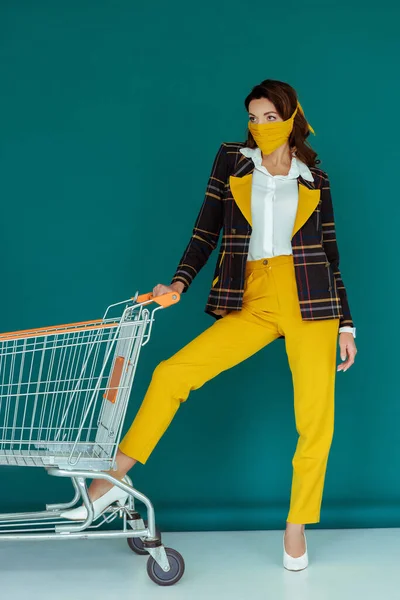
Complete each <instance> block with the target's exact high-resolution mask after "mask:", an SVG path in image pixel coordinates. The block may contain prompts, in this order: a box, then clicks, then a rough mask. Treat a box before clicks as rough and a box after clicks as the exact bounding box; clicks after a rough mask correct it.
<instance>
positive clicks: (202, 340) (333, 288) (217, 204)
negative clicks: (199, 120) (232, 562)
mask: <svg viewBox="0 0 400 600" xmlns="http://www.w3.org/2000/svg"><path fill="white" fill-rule="evenodd" d="M245 106H246V110H247V111H248V114H249V123H248V137H247V141H246V143H236V142H235V143H223V144H222V145H221V147H220V148H219V150H218V153H217V155H216V157H215V160H214V164H213V167H212V171H211V175H210V179H209V182H208V186H207V191H206V196H205V200H204V202H203V205H202V207H201V210H200V213H199V215H198V218H197V220H196V223H195V226H194V230H193V235H192V237H191V239H190V242H189V244H188V246H187V248H186V250H185V252H184V254H183V256H182V259H181V261H180V264H179V266H178V268H177V271H176V273H175V275H174V277H173V279H172V283H171V285H169V286H166V285H161V284H158V285H156V286H155V288H154V290H153V293H154V295H155V296H158V295H160V294H164V293H167V292H170V291H175V292H179V293H182V292H186V291H187V289H188V288H189V286H190V284H191V283H192V281H193V279H194V277H195V276H196V274H197V273H198V272H199V271H200V269H201V268H202V267H203V266H204V264H205V263H206V261H207V260H208V258H209V256H210V254H211V252H212V251H213V250H214V249H215V248H216V246H217V243H218V239H219V235H220V231H221V229H223V237H222V244H221V250H220V253H219V256H218V260H217V265H216V269H215V274H214V279H213V283H212V288H211V291H210V294H209V298H208V302H207V306H206V312H207V313H209V314H211V315H213V316H215V317H216V322H215V323H214V324H213V325H212V326H211V327H210V328H209V329H207V330H206V331H204V332H203V333H202V334H201V335H200V336H198V337H197V338H196V339H194V340H193V341H192V342H190V343H189V344H188V345H187V346H185V347H184V348H183V349H182V350H180V351H179V352H177V353H176V354H175V355H174V356H172V357H171V358H170V359H169V360H166V361H162V362H161V363H160V364H159V365H158V367H157V368H156V369H155V371H154V374H153V377H152V381H151V384H150V386H149V388H148V391H147V393H146V396H145V398H144V401H143V403H142V406H141V408H140V410H139V412H138V414H137V416H136V418H135V420H134V422H133V423H132V425H131V428H130V430H129V431H128V433H127V434H126V436H125V438H124V439H123V440H122V442H121V444H120V447H119V451H118V454H117V472H113V473H112V474H113V475H114V477H116V478H120V479H122V478H123V477H124V476H125V474H126V473H127V472H128V471H129V469H130V468H131V467H132V466H133V465H134V464H135V463H136V462H137V461H139V462H141V463H143V464H144V463H145V462H146V461H147V459H148V457H149V455H150V453H151V452H152V450H153V449H154V447H155V446H156V444H157V442H158V440H159V439H160V438H161V436H162V435H163V433H164V432H165V430H166V429H167V427H168V425H169V424H170V422H171V420H172V418H173V416H174V415H175V413H176V411H177V410H178V408H179V406H180V404H181V402H184V401H186V399H187V398H188V396H189V393H190V390H192V389H198V388H199V387H201V386H202V385H204V383H206V382H207V381H209V380H210V379H212V378H213V377H215V376H216V375H218V374H219V373H221V372H222V371H224V370H226V369H229V368H230V367H233V366H234V365H236V364H238V363H240V362H241V361H243V360H245V359H246V358H248V357H249V356H251V355H252V354H254V353H255V352H257V351H258V350H260V349H261V348H263V347H265V346H266V345H267V344H269V343H271V342H272V341H274V340H275V339H277V338H284V339H285V346H286V352H287V355H288V360H289V366H290V369H291V372H292V378H293V385H294V408H295V418H296V427H297V431H298V433H299V439H298V444H297V448H296V452H295V455H294V458H293V481H292V491H291V501H290V510H289V514H288V517H287V521H286V531H285V534H284V538H283V550H284V551H283V560H284V566H285V568H287V569H290V570H295V571H297V570H302V569H304V568H305V567H307V565H308V554H307V544H306V539H305V534H304V528H305V525H306V524H308V523H317V522H319V520H320V506H321V500H322V493H323V486H324V478H325V472H326V465H327V460H328V454H329V450H330V446H331V441H332V435H333V426H334V385H335V374H336V348H337V338H338V334H339V345H340V355H341V358H342V360H343V361H344V362H343V363H342V364H341V365H339V367H338V369H337V370H338V371H343V372H345V371H346V370H347V369H349V368H350V366H351V365H352V364H353V363H354V358H355V355H356V352H357V350H356V347H355V343H354V337H355V328H354V325H353V321H352V318H351V314H350V309H349V304H348V300H347V294H346V290H345V287H344V285H343V281H342V278H341V274H340V270H339V253H338V247H337V243H336V235H335V224H334V215H333V208H332V200H331V194H330V188H329V179H328V176H327V174H326V173H325V172H324V171H322V170H321V169H319V168H318V167H317V166H316V164H318V163H319V162H320V161H319V160H316V156H317V154H316V152H314V151H313V150H312V149H311V147H310V146H309V145H308V143H307V142H306V138H307V137H308V136H309V134H310V130H311V131H313V130H312V128H311V126H310V125H308V123H307V121H306V119H305V117H304V113H303V111H302V109H301V106H300V104H299V102H298V100H297V94H296V92H295V90H294V89H293V88H292V87H291V86H290V85H288V84H286V83H283V82H280V81H275V80H270V79H267V80H265V81H263V82H262V83H261V84H260V85H257V86H255V87H254V88H253V90H252V91H251V93H250V94H249V95H248V96H247V98H246V99H245ZM89 494H90V497H91V499H92V500H93V501H94V510H95V514H99V513H100V512H101V511H102V510H104V509H105V508H106V507H107V506H109V505H110V504H111V503H113V502H116V501H120V502H124V501H125V499H126V494H125V493H124V492H122V491H121V490H120V489H119V488H117V487H112V488H111V489H110V484H109V483H108V482H106V481H102V480H95V481H93V483H92V485H91V486H90V489H89ZM63 516H65V517H67V518H69V519H82V518H85V517H86V509H85V508H84V507H79V508H77V509H74V510H72V511H68V512H66V513H64V515H63Z"/></svg>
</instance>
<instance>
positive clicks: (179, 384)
mask: <svg viewBox="0 0 400 600" xmlns="http://www.w3.org/2000/svg"><path fill="white" fill-rule="evenodd" d="M294 268H295V267H294V263H293V256H292V255H281V256H274V257H272V258H268V259H265V260H262V259H261V260H257V261H248V262H247V264H246V280H245V292H244V297H243V308H242V310H240V311H233V312H230V313H229V314H228V315H227V316H225V317H223V318H222V319H219V320H217V321H216V322H215V323H214V324H213V325H211V326H210V327H209V328H208V329H207V330H206V331H204V332H203V333H201V334H200V335H199V336H198V337H197V338H195V339H194V340H193V341H192V342H190V343H189V344H187V345H186V346H185V347H184V348H182V349H181V350H179V351H178V352H177V353H176V354H175V355H174V356H172V357H171V358H169V359H168V360H165V361H162V362H161V363H160V364H159V365H158V366H157V367H156V369H155V370H154V373H153V377H152V380H151V383H150V386H149V388H148V390H147V393H146V396H145V398H144V400H143V403H142V405H141V407H140V410H139V411H138V413H137V416H136V418H135V420H134V421H133V423H132V425H131V427H130V429H129V431H128V433H127V434H126V436H125V437H124V439H123V440H122V441H121V444H120V449H121V451H122V452H123V453H124V454H126V455H127V456H130V457H132V458H134V459H136V460H137V461H139V462H141V463H145V462H146V460H147V458H148V457H149V455H150V453H151V452H152V450H153V449H154V447H155V446H156V444H157V442H158V441H159V439H160V438H161V436H162V435H163V433H164V432H165V430H166V429H167V427H168V425H169V424H170V422H171V421H172V419H173V417H174V415H175V413H176V412H177V410H178V408H179V406H180V404H181V402H184V401H185V400H186V399H187V398H188V396H189V393H190V392H191V390H196V389H198V388H200V387H201V386H202V385H204V384H205V383H206V382H207V381H209V380H210V379H212V378H213V377H215V376H216V375H218V374H219V373H221V372H222V371H225V370H226V369H229V368H231V367H233V366H234V365H237V364H238V363H240V362H241V361H243V360H245V359H246V358H248V357H249V356H251V355H252V354H254V353H255V352H257V351H258V350H260V349H261V348H263V347H264V346H266V345H267V344H269V343H271V342H272V341H274V340H275V339H276V338H277V337H278V336H279V335H284V336H285V345H286V352H287V356H288V360H289V366H290V369H291V372H292V379H293V387H294V411H295V420H296V428H297V432H298V434H299V438H298V443H297V447H296V452H295V454H294V457H293V480H292V493H291V501H290V510H289V515H288V518H287V520H288V521H289V522H291V523H301V524H307V523H318V522H319V520H320V507H321V501H322V493H323V487H324V480H325V471H326V465H327V460H328V454H329V450H330V446H331V441H332V436H333V423H334V387H335V375H336V351H337V340H338V329H339V319H321V320H313V321H305V320H303V319H302V317H301V314H300V307H299V301H298V295H297V288H296V280H295V273H294ZM249 393H250V392H249Z"/></svg>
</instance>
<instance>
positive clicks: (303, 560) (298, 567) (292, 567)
mask: <svg viewBox="0 0 400 600" xmlns="http://www.w3.org/2000/svg"><path fill="white" fill-rule="evenodd" d="M303 535H304V542H305V544H306V551H305V552H304V554H302V555H301V556H299V557H297V558H294V557H293V556H290V554H288V553H287V552H286V548H285V534H283V566H284V567H285V569H288V571H302V570H303V569H305V568H306V567H308V552H307V539H306V534H305V533H304V532H303Z"/></svg>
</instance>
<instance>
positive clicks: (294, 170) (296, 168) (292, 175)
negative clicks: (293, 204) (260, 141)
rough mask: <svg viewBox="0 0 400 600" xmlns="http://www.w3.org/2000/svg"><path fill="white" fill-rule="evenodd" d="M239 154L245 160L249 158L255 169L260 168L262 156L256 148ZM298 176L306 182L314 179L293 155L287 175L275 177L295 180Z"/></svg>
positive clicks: (241, 150)
mask: <svg viewBox="0 0 400 600" xmlns="http://www.w3.org/2000/svg"><path fill="white" fill-rule="evenodd" d="M240 152H241V153H242V154H243V155H244V156H246V157H247V158H251V159H252V161H253V162H254V165H255V166H256V167H260V166H261V164H262V155H261V150H260V148H259V147H258V146H256V147H255V148H248V147H246V148H241V149H240ZM266 171H267V172H268V169H266ZM299 175H301V176H302V177H303V179H305V180H306V181H314V177H313V176H312V173H311V171H310V169H309V168H308V167H307V165H306V164H305V163H304V162H303V161H301V160H300V159H299V158H297V157H296V156H295V155H294V154H293V156H292V162H291V165H290V169H289V173H288V174H287V175H277V177H283V178H284V179H297V177H298V176H299Z"/></svg>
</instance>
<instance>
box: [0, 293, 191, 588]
mask: <svg viewBox="0 0 400 600" xmlns="http://www.w3.org/2000/svg"><path fill="white" fill-rule="evenodd" d="M179 299H180V297H179V294H177V293H169V294H164V295H162V296H158V297H156V298H153V296H152V295H151V294H145V295H141V296H139V295H138V294H136V295H135V297H134V298H132V299H130V300H126V301H124V302H118V303H117V304H112V305H111V306H109V307H108V309H107V311H106V313H105V315H104V317H103V319H101V320H97V321H87V322H81V323H70V324H67V325H58V326H54V327H45V328H41V329H30V330H25V331H17V332H12V333H3V334H0V464H1V465H12V466H24V467H44V468H45V469H46V470H47V473H48V474H49V475H53V476H55V477H69V478H70V480H71V482H72V485H73V487H74V490H75V495H74V497H73V499H72V500H71V501H70V502H66V503H62V504H49V505H47V506H46V510H45V511H42V512H31V513H14V514H11V513H6V514H0V541H1V540H3V541H10V540H13V541H15V540H67V539H70V540H71V539H78V538H80V539H91V538H93V539H98V538H108V537H110V538H111V537H112V538H116V537H124V538H126V539H127V541H128V544H129V546H130V548H131V549H132V550H133V551H134V552H136V553H137V554H149V555H150V556H149V558H148V562H147V572H148V574H149V577H150V578H151V579H152V580H153V581H154V582H155V583H157V584H159V585H172V584H174V583H176V582H177V581H179V580H180V578H181V577H182V575H183V573H184V569H185V563H184V560H183V558H182V556H181V555H180V554H179V552H177V551H175V550H173V549H172V548H165V547H164V546H163V545H162V542H161V535H160V532H159V531H158V529H156V525H155V515H154V508H153V505H152V503H151V502H150V500H149V499H148V498H147V497H146V496H144V495H143V494H141V493H140V492H139V491H138V490H136V489H134V488H133V486H132V481H131V480H130V479H129V477H126V478H125V479H124V481H119V480H117V479H115V478H114V477H112V476H111V475H110V474H109V473H108V471H110V470H113V469H114V467H115V457H116V453H117V448H118V444H119V441H120V439H121V433H122V427H123V422H124V418H125V414H126V410H127V406H128V401H129V396H130V392H131V388H132V383H133V380H134V376H135V371H136V367H137V364H138V359H139V355H140V351H141V348H142V347H143V346H144V345H145V344H147V343H148V341H149V339H150V335H151V331H152V327H153V323H154V319H155V313H156V312H157V311H158V310H160V309H162V308H165V307H167V306H170V305H172V304H175V303H177V302H178V301H179ZM150 305H151V306H150ZM116 312H117V313H118V314H119V316H117V317H112V316H111V315H112V314H113V313H116ZM121 312H122V315H121ZM92 478H96V479H105V480H107V481H109V482H110V483H112V484H114V485H117V486H118V487H119V488H121V489H122V490H124V491H126V492H128V493H129V498H128V502H127V504H126V505H125V507H121V506H119V505H113V506H111V507H109V508H108V509H106V511H104V512H103V514H101V515H100V516H99V517H97V518H96V519H94V513H93V506H92V504H91V502H90V499H89V496H88V493H87V486H86V480H87V479H92ZM135 500H138V501H140V502H142V503H143V504H144V505H145V507H146V508H147V521H145V520H143V519H142V517H141V516H140V514H139V512H137V511H136V510H135ZM82 501H83V503H84V505H85V506H86V509H87V518H86V520H85V521H82V522H75V523H74V522H71V521H65V520H64V521H63V520H62V519H61V517H60V515H61V513H62V512H63V511H65V510H66V509H69V508H72V507H73V506H74V505H76V504H77V503H78V502H82ZM116 519H118V523H119V528H118V529H116V530H114V529H112V528H110V527H109V524H110V523H112V522H113V521H114V520H116ZM102 525H104V527H102Z"/></svg>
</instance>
